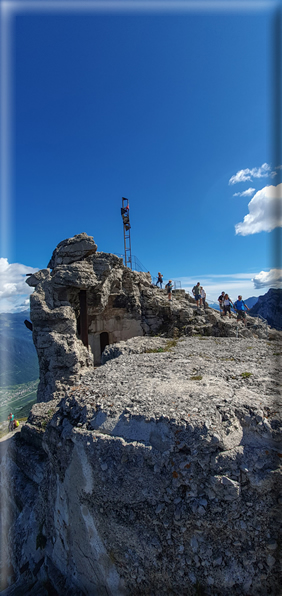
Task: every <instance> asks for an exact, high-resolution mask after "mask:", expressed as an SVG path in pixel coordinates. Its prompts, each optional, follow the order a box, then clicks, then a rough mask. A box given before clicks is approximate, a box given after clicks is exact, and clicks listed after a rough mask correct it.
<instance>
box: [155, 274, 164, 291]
mask: <svg viewBox="0 0 282 596" xmlns="http://www.w3.org/2000/svg"><path fill="white" fill-rule="evenodd" d="M158 283H159V284H160V288H161V290H162V287H163V275H162V274H161V273H160V272H158V279H157V283H156V286H157V285H158Z"/></svg>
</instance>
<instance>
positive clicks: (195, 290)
mask: <svg viewBox="0 0 282 596" xmlns="http://www.w3.org/2000/svg"><path fill="white" fill-rule="evenodd" d="M192 294H194V298H195V300H196V303H197V306H199V300H200V306H202V298H201V284H200V282H199V281H198V283H197V285H196V286H194V288H193V289H192Z"/></svg>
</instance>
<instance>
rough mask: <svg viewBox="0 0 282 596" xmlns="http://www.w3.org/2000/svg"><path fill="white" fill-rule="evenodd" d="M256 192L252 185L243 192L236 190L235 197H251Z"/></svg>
mask: <svg viewBox="0 0 282 596" xmlns="http://www.w3.org/2000/svg"><path fill="white" fill-rule="evenodd" d="M254 192H256V189H255V188H251V187H250V188H248V189H247V190H244V191H243V192H235V193H234V195H233V197H250V196H251V195H253V194H254Z"/></svg>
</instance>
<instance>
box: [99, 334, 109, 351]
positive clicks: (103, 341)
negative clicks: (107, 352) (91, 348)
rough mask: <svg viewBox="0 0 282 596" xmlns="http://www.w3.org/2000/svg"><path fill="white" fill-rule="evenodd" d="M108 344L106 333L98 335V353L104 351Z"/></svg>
mask: <svg viewBox="0 0 282 596" xmlns="http://www.w3.org/2000/svg"><path fill="white" fill-rule="evenodd" d="M109 343H110V340H109V334H108V332H107V331H102V333H100V351H101V354H102V352H103V351H104V349H105V347H106V346H108V345H109Z"/></svg>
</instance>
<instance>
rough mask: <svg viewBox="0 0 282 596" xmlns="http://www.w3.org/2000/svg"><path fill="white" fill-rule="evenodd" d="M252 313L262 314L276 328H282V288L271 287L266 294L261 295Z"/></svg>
mask: <svg viewBox="0 0 282 596" xmlns="http://www.w3.org/2000/svg"><path fill="white" fill-rule="evenodd" d="M250 314H251V315H253V316H257V315H259V316H261V317H263V318H264V319H266V320H267V322H268V324H269V325H270V326H271V327H274V328H275V329H279V330H282V290H281V289H278V288H276V289H275V288H270V290H268V292H267V293H266V294H264V295H263V296H259V298H258V301H257V302H256V304H255V305H254V306H253V307H252V308H251V310H250Z"/></svg>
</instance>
